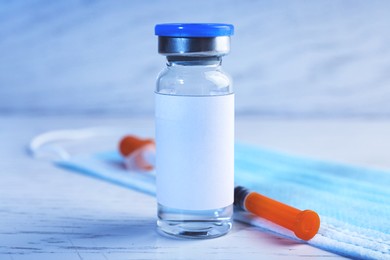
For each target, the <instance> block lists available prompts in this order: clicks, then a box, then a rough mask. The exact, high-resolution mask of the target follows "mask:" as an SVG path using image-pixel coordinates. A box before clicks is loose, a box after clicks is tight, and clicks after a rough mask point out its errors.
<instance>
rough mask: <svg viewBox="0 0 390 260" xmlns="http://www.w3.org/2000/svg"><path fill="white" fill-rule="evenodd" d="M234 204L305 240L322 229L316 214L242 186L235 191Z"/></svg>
mask: <svg viewBox="0 0 390 260" xmlns="http://www.w3.org/2000/svg"><path fill="white" fill-rule="evenodd" d="M234 204H235V205H236V206H238V207H240V208H242V209H244V210H247V211H249V212H251V213H253V214H255V215H257V216H259V217H262V218H265V219H267V220H269V221H271V222H273V223H275V224H277V225H280V226H282V227H284V228H287V229H289V230H291V231H293V232H294V234H295V235H296V236H297V237H298V238H300V239H303V240H310V239H312V238H313V237H314V236H315V235H316V234H317V232H318V229H319V228H320V217H319V216H318V214H317V213H316V212H314V211H312V210H303V211H301V210H299V209H296V208H293V207H291V206H288V205H286V204H283V203H281V202H279V201H276V200H273V199H270V198H268V197H266V196H263V195H261V194H259V193H256V192H251V191H249V190H247V189H246V188H244V187H241V186H237V187H236V188H235V190H234Z"/></svg>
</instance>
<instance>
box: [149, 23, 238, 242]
mask: <svg viewBox="0 0 390 260" xmlns="http://www.w3.org/2000/svg"><path fill="white" fill-rule="evenodd" d="M155 34H156V35H157V36H158V51H159V53H160V54H162V55H165V56H166V57H167V66H166V68H165V69H164V70H163V71H162V72H161V73H160V75H159V76H158V79H157V87H156V93H155V102H156V108H155V119H156V178H157V202H158V221H157V226H158V229H159V230H160V231H162V232H163V233H165V234H169V235H173V236H179V237H186V238H213V237H219V236H222V235H224V234H226V233H228V232H229V230H230V229H231V227H232V214H233V197H234V194H233V193H234V94H233V89H232V82H231V79H230V77H229V76H228V75H227V74H226V73H225V72H223V71H222V69H221V62H222V56H224V55H226V54H227V53H228V52H229V50H230V36H231V35H232V34H233V26H232V25H229V24H159V25H156V27H155Z"/></svg>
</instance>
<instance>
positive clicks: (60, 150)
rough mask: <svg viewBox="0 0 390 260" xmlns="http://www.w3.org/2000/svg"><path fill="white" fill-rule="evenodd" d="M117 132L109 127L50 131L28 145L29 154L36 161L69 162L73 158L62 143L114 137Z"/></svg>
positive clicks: (35, 138) (36, 137) (38, 136)
mask: <svg viewBox="0 0 390 260" xmlns="http://www.w3.org/2000/svg"><path fill="white" fill-rule="evenodd" d="M117 131H118V129H117V128H107V127H91V128H83V129H65V130H56V131H49V132H45V133H43V134H40V135H37V136H35V137H34V138H33V139H32V140H31V141H30V143H29V145H28V152H29V154H30V155H31V156H32V157H33V158H35V159H43V160H49V161H56V160H68V159H69V158H70V157H71V156H70V154H69V153H68V151H67V150H66V149H65V148H64V147H63V146H61V142H64V141H77V140H85V139H88V138H92V137H97V136H104V135H112V134H113V133H115V132H117Z"/></svg>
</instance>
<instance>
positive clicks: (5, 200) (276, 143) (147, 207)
mask: <svg viewBox="0 0 390 260" xmlns="http://www.w3.org/2000/svg"><path fill="white" fill-rule="evenodd" d="M236 125H237V128H236V137H237V139H238V140H241V141H244V142H250V143H253V144H257V145H262V146H265V147H268V148H272V149H277V150H281V151H285V152H290V153H295V154H299V155H306V156H311V157H314V158H321V159H328V160H335V161H340V162H347V163H354V164H360V165H365V166H373V167H377V168H390V158H389V157H388V152H387V151H389V148H390V138H389V137H388V133H390V121H372V120H360V121H359V120H347V121H345V120H306V121H305V120H276V119H264V118H254V117H249V118H238V119H237V124H236ZM90 126H121V127H123V126H128V127H129V132H130V131H136V132H143V133H144V134H145V135H150V136H153V120H152V119H151V118H150V119H142V118H138V119H137V118H135V119H125V118H114V119H113V118H66V117H64V118H61V117H47V118H44V117H42V118H28V117H24V118H23V117H4V116H2V117H0V140H1V146H0V147H1V148H0V176H1V178H0V259H281V258H283V259H294V258H301V257H305V258H308V257H309V258H319V257H330V258H339V256H337V255H334V254H331V253H328V252H325V251H322V250H320V249H317V248H313V247H311V246H308V245H305V244H300V243H296V242H294V241H290V240H288V239H284V238H280V237H278V236H276V235H273V234H270V233H266V232H263V231H260V230H259V229H257V228H255V227H251V226H248V225H245V224H241V223H235V225H234V228H233V230H232V231H231V232H230V233H229V234H228V235H226V236H224V237H220V238H217V239H212V240H179V239H171V238H166V237H163V236H160V235H159V234H158V233H157V232H156V228H155V226H156V225H155V221H156V203H155V200H154V198H152V197H149V196H147V195H143V194H140V193H137V192H135V191H132V190H127V189H124V188H121V187H117V186H114V185H111V184H108V183H104V182H102V181H98V180H96V179H92V178H88V177H85V176H82V175H79V174H75V173H72V172H70V171H66V170H64V169H60V168H58V167H55V166H54V165H53V164H51V163H48V162H45V161H37V160H34V159H32V158H30V157H29V156H28V155H27V153H26V145H27V143H28V142H29V140H30V139H31V138H32V137H33V136H34V135H36V134H39V133H42V132H44V131H48V130H54V129H63V128H80V127H90ZM130 129H131V130H130Z"/></svg>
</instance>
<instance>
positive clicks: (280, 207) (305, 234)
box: [119, 136, 320, 240]
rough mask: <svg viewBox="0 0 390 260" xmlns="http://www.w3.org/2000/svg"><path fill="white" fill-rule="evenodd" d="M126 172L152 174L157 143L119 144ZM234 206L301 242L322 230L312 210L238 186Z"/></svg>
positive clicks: (131, 138)
mask: <svg viewBox="0 0 390 260" xmlns="http://www.w3.org/2000/svg"><path fill="white" fill-rule="evenodd" d="M119 151H120V153H121V154H122V155H123V157H124V161H125V165H126V168H128V169H129V170H132V171H150V170H152V169H153V168H154V163H155V154H156V150H155V143H154V141H153V140H152V139H141V138H138V137H136V136H125V137H124V138H122V140H121V141H120V143H119ZM234 205H236V206H237V207H239V208H240V209H243V210H246V211H249V212H251V213H253V214H255V215H256V216H259V217H261V218H265V219H267V220H269V221H271V222H273V223H275V224H277V225H280V226H282V227H284V228H286V229H289V230H291V231H292V232H294V234H295V235H296V236H297V237H298V238H300V239H302V240H310V239H312V238H313V237H314V236H315V235H316V234H317V232H318V230H319V227H320V218H319V216H318V214H317V213H316V212H314V211H312V210H303V211H301V210H299V209H296V208H294V207H291V206H289V205H286V204H284V203H281V202H279V201H276V200H273V199H271V198H268V197H266V196H264V195H261V194H259V193H257V192H251V191H249V190H247V189H246V188H244V187H241V186H236V187H235V190H234Z"/></svg>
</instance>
